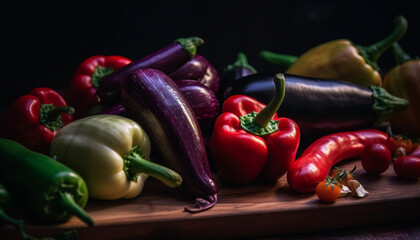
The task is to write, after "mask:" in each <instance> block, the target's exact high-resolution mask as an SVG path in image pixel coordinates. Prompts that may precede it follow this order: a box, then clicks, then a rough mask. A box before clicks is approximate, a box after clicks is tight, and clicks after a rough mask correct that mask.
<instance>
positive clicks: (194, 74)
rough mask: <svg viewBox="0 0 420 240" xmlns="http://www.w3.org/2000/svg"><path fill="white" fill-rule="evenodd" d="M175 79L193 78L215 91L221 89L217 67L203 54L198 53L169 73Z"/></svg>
mask: <svg viewBox="0 0 420 240" xmlns="http://www.w3.org/2000/svg"><path fill="white" fill-rule="evenodd" d="M169 77H170V78H171V79H172V80H174V81H179V80H186V79H193V80H196V81H198V82H199V83H201V84H203V85H204V86H206V87H208V88H210V89H211V90H212V91H213V92H214V93H217V91H218V89H219V82H220V77H219V73H218V72H217V70H216V68H215V67H214V66H213V65H212V64H211V63H210V62H209V61H208V60H207V59H206V58H205V57H203V56H201V55H199V54H196V55H195V57H194V58H193V59H191V60H190V61H188V62H186V63H185V64H184V65H182V66H181V67H180V68H178V69H177V70H175V71H174V72H172V73H171V74H169Z"/></svg>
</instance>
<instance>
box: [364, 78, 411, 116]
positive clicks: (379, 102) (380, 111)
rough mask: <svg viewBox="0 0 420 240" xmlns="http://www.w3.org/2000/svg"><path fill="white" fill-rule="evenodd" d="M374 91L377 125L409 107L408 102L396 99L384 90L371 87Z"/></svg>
mask: <svg viewBox="0 0 420 240" xmlns="http://www.w3.org/2000/svg"><path fill="white" fill-rule="evenodd" d="M370 88H371V89H372V91H373V99H374V104H373V110H374V111H375V113H376V122H375V123H376V124H379V123H381V122H383V121H385V120H386V119H387V118H388V116H389V115H390V114H391V113H393V112H396V111H401V110H403V109H404V108H406V107H407V106H408V103H409V102H408V100H406V99H403V98H399V97H396V96H394V95H391V94H390V93H389V92H387V91H386V90H385V89H384V88H381V87H377V86H371V87H370Z"/></svg>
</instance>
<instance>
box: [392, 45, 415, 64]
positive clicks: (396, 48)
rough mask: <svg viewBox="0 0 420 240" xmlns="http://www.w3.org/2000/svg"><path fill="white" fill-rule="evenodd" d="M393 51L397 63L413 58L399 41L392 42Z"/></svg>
mask: <svg viewBox="0 0 420 240" xmlns="http://www.w3.org/2000/svg"><path fill="white" fill-rule="evenodd" d="M392 52H393V53H394V57H395V64H397V65H401V64H403V63H405V62H408V61H410V60H412V58H411V56H410V55H408V54H407V53H406V52H404V50H403V49H402V47H401V45H400V44H398V43H397V42H396V43H394V44H392Z"/></svg>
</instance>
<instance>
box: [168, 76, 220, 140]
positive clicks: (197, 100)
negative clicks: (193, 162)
mask: <svg viewBox="0 0 420 240" xmlns="http://www.w3.org/2000/svg"><path fill="white" fill-rule="evenodd" d="M175 83H176V85H177V86H178V87H179V90H180V91H181V92H182V94H183V95H184V97H185V98H186V99H187V101H188V103H189V104H190V106H191V108H192V110H193V111H194V115H195V117H196V118H197V121H198V124H199V125H200V129H201V133H202V134H203V138H204V142H205V143H208V142H209V141H208V140H210V139H209V138H210V136H211V132H212V129H213V125H214V122H215V121H216V118H217V116H218V115H219V110H220V107H219V100H218V99H217V97H216V94H214V92H213V91H211V90H210V88H208V87H206V86H204V85H203V84H201V83H199V82H197V81H196V80H179V81H175ZM205 145H206V146H207V144H205Z"/></svg>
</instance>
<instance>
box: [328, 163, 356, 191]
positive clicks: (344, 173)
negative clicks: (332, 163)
mask: <svg viewBox="0 0 420 240" xmlns="http://www.w3.org/2000/svg"><path fill="white" fill-rule="evenodd" d="M354 170H356V165H355V166H354V167H353V169H352V170H351V171H348V170H343V169H341V168H339V167H334V168H333V169H332V170H331V173H330V176H331V177H334V178H336V179H337V181H338V186H340V187H342V185H343V184H344V185H347V182H348V181H350V180H356V177H355V176H354V175H353V172H354Z"/></svg>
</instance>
